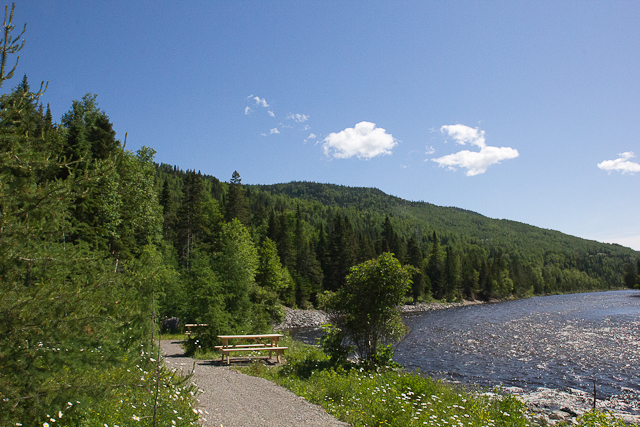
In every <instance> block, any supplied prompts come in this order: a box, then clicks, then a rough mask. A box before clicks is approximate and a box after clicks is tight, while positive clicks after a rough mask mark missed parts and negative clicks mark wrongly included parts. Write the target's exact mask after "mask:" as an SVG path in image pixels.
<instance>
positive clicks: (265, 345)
mask: <svg viewBox="0 0 640 427" xmlns="http://www.w3.org/2000/svg"><path fill="white" fill-rule="evenodd" d="M283 336H284V335H282V334H255V335H218V338H220V340H221V341H222V345H217V346H216V348H217V349H218V351H220V354H221V355H222V360H223V361H224V356H225V355H226V356H227V365H229V364H230V361H229V353H231V352H233V351H268V352H269V359H271V357H272V356H273V353H274V352H275V353H276V357H277V359H278V363H280V355H281V354H284V351H285V350H286V349H287V347H280V346H279V345H278V341H279V340H280V338H281V337H283ZM229 340H233V341H235V342H233V343H230V342H229ZM236 340H237V341H236Z"/></svg>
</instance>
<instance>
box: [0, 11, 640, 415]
mask: <svg viewBox="0 0 640 427" xmlns="http://www.w3.org/2000/svg"><path fill="white" fill-rule="evenodd" d="M8 23H9V27H10V26H11V20H9V21H8ZM6 24H7V20H6V19H5V33H4V34H5V39H8V44H6V45H5V48H4V50H3V51H2V68H1V70H0V83H4V84H5V87H4V90H5V91H7V88H6V85H9V84H10V83H11V82H13V84H14V86H13V87H12V89H11V90H8V91H7V93H6V94H5V95H3V96H2V97H1V98H0V316H1V317H2V319H3V321H2V323H1V326H0V330H1V334H2V340H1V344H0V387H1V388H0V414H1V415H0V423H2V424H3V425H4V423H5V422H23V423H24V425H35V424H33V423H35V422H38V423H40V425H41V423H42V420H46V417H45V415H47V416H50V415H51V414H58V413H59V414H60V417H62V416H63V415H62V413H63V412H64V413H65V414H66V415H65V416H66V417H74V416H76V417H78V419H83V420H87V419H89V420H93V421H95V422H99V423H98V424H99V425H102V424H100V423H102V422H103V421H104V419H103V418H101V417H103V416H105V414H104V412H105V410H104V405H106V404H109V403H108V402H115V401H116V400H120V397H118V396H129V397H131V398H132V399H134V398H135V396H136V393H137V392H136V390H142V391H141V393H142V394H141V395H140V396H141V397H140V398H139V399H140V402H142V403H144V402H147V403H145V405H144V406H145V407H148V408H151V409H153V417H154V419H155V417H156V412H155V410H156V409H157V410H160V408H162V405H159V404H158V402H159V399H160V400H161V399H162V394H161V393H160V395H158V393H159V392H158V384H159V382H160V380H161V379H162V378H165V377H162V375H168V374H166V373H162V375H161V371H160V370H158V373H157V377H156V378H157V381H155V383H154V384H155V385H152V384H150V383H149V384H147V383H144V381H145V378H146V379H147V380H150V378H152V377H153V375H155V374H153V375H151V372H153V370H154V369H156V368H155V367H154V366H155V365H153V364H152V362H154V361H155V359H154V356H153V354H152V351H153V350H152V342H153V341H152V340H153V339H154V333H155V328H154V327H153V324H154V323H156V324H157V323H159V321H160V320H162V319H163V318H168V317H178V318H180V320H181V322H182V323H183V324H184V323H206V324H208V325H209V328H208V333H207V334H205V335H203V338H202V341H200V342H199V343H198V345H201V346H204V347H206V346H212V345H214V344H215V336H216V335H218V334H221V333H234V334H239V333H251V332H265V331H267V330H269V328H270V325H272V324H274V323H277V322H278V321H280V320H282V318H283V314H284V310H283V306H288V307H297V308H313V307H317V306H318V302H319V295H321V294H323V293H324V292H326V291H337V290H339V289H340V288H341V287H342V286H343V285H344V283H345V279H346V276H347V274H348V272H349V269H350V268H351V267H352V266H354V265H356V264H358V263H362V262H364V261H367V260H370V259H372V258H375V257H377V256H379V255H381V254H382V253H384V252H391V253H393V254H395V257H396V258H397V259H398V260H399V261H400V262H401V263H402V264H403V265H411V266H413V267H415V270H413V271H414V275H413V284H412V287H411V290H410V292H408V293H407V295H406V300H407V302H411V301H430V300H434V299H435V300H449V301H452V300H460V299H481V300H491V299H502V298H510V297H516V298H521V297H527V296H531V295H544V294H553V293H567V292H582V291H593V290H609V289H619V288H623V287H637V286H638V273H639V272H640V271H639V270H640V261H639V258H640V257H639V255H638V252H635V251H633V250H631V249H629V248H625V247H622V246H619V245H610V244H602V243H598V242H594V241H587V240H584V239H580V238H576V237H572V236H568V235H565V234H562V233H560V232H557V231H552V230H544V229H540V228H536V227H533V226H529V225H526V224H522V223H517V222H513V221H507V220H494V219H490V218H487V217H484V216H482V215H480V214H478V213H474V212H470V211H465V210H462V209H457V208H452V207H438V206H434V205H432V204H429V203H426V202H410V201H406V200H402V199H399V198H397V197H393V196H390V195H387V194H384V193H383V192H381V191H379V190H377V189H371V188H349V187H343V186H338V185H329V184H319V183H313V182H292V183H288V184H276V185H245V184H243V183H242V180H241V176H240V174H239V173H238V172H234V173H233V175H232V176H231V177H229V180H228V181H224V178H226V177H222V178H223V180H220V179H218V178H215V177H213V176H209V175H203V174H201V173H200V172H196V171H194V170H189V169H186V170H183V169H181V168H180V167H178V166H173V165H167V164H157V163H155V161H154V155H155V152H154V150H153V149H152V148H147V147H143V148H141V149H140V150H137V151H136V152H131V151H129V150H127V149H126V147H125V143H126V138H125V140H118V139H117V138H116V134H115V132H114V130H113V126H112V123H111V122H110V120H109V116H108V115H107V113H106V112H104V111H102V110H101V109H100V108H99V104H98V97H97V96H96V95H92V94H87V95H85V96H83V97H82V98H81V99H79V100H75V101H72V102H71V103H70V104H71V105H70V106H69V109H68V111H67V112H66V113H65V114H64V115H63V116H62V117H61V118H59V119H56V118H54V117H52V114H51V110H50V108H49V106H48V105H46V84H43V85H40V84H38V89H37V90H35V89H32V88H31V86H30V82H29V81H28V79H27V76H26V75H25V76H24V77H23V78H22V79H21V80H20V79H18V81H19V82H18V83H17V84H16V79H15V78H14V79H12V80H10V79H11V78H12V77H13V73H14V71H15V68H13V69H11V71H8V70H9V69H10V68H11V66H12V64H11V63H10V62H9V61H10V59H11V58H12V56H11V55H12V54H13V53H17V51H18V50H19V48H20V42H19V37H17V38H16V37H15V34H13V35H12V33H11V31H9V32H6V28H7V25H6ZM6 46H9V48H7V47H6ZM12 46H14V47H13V48H12ZM8 82H9V83H8ZM184 166H186V167H187V168H188V165H184ZM141 348H142V350H141ZM192 350H193V349H192ZM150 363H151V365H150ZM133 366H137V368H133V369H134V370H135V369H139V370H140V371H143V372H144V374H143V378H142V379H139V378H138V377H139V376H140V372H139V371H136V372H137V373H135V378H134V377H133V376H132V375H133V374H131V375H130V374H127V372H130V370H131V368H132V367H133ZM161 377H162V378H161ZM163 381H165V382H164V384H165V386H164V387H170V388H171V387H179V386H183V385H180V384H178V383H179V380H178V379H175V378H173V377H171V376H170V375H168V376H166V378H165V379H164V380H163ZM167 385H168V386H167ZM154 387H156V388H155V396H156V397H155V400H151V401H145V400H144V399H148V398H149V394H150V395H151V397H154V393H153V392H154ZM143 392H144V393H143ZM118 393H121V394H118ZM185 394H188V393H185ZM143 395H144V396H143ZM132 396H134V397H132ZM158 396H160V397H158ZM76 402H77V403H76ZM81 402H84V403H81ZM105 402H106V403H105ZM120 403H122V400H120ZM142 403H140V405H142ZM100 405H103V406H100ZM154 405H155V409H154ZM172 405H173V406H168V407H170V408H175V407H176V406H175V405H176V404H175V399H174V402H173V403H172ZM185 405H186V403H185ZM165 406H166V405H165ZM76 407H78V408H79V409H75V408H76ZM100 408H103V409H102V415H100V413H101V411H100ZM119 408H120V409H119V411H122V412H121V413H122V414H125V415H123V416H125V417H128V418H129V419H130V418H131V417H134V419H135V417H140V412H137V413H136V410H134V409H130V408H129V409H126V408H124V407H119ZM134 408H135V406H134ZM111 409H113V408H111ZM151 409H149V410H151ZM183 409H184V408H183ZM127 410H129V411H134V412H131V413H126V411H127ZM181 411H182V409H181ZM107 412H108V411H107ZM111 412H112V413H115V412H113V411H111ZM116 412H118V411H116ZM181 413H185V414H188V413H191V410H190V409H188V410H185V411H184V412H181ZM74 414H75V415H74ZM96 414H97V415H96ZM126 414H128V415H126ZM54 416H56V417H57V415H54ZM92 417H93V418H92ZM148 420H151V415H148ZM188 420H189V418H188V417H187V415H185V419H184V421H185V422H187V421H188ZM111 421H113V420H111ZM105 422H106V421H105ZM30 423H31V424H30ZM98 424H96V423H94V424H93V425H98ZM87 425H90V424H87ZM109 425H111V422H110V423H109Z"/></svg>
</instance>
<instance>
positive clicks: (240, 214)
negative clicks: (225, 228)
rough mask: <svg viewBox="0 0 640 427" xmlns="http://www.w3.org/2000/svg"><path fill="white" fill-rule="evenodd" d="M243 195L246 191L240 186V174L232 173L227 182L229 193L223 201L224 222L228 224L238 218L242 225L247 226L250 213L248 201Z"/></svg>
mask: <svg viewBox="0 0 640 427" xmlns="http://www.w3.org/2000/svg"><path fill="white" fill-rule="evenodd" d="M245 193H246V191H245V189H244V188H243V186H242V179H241V178H240V174H239V173H238V171H233V175H231V181H229V192H228V193H227V198H226V201H225V214H224V219H225V221H227V222H230V221H231V220H233V219H234V218H238V220H239V221H240V222H241V223H242V224H244V225H249V223H250V220H251V213H250V208H249V200H248V199H247V196H246V194H245Z"/></svg>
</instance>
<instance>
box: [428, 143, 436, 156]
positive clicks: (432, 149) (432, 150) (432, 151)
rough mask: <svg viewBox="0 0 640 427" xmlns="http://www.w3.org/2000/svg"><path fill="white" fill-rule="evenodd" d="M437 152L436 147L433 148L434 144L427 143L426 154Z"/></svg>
mask: <svg viewBox="0 0 640 427" xmlns="http://www.w3.org/2000/svg"><path fill="white" fill-rule="evenodd" d="M435 152H436V149H435V148H433V147H432V146H430V145H427V151H426V152H425V154H426V155H431V154H433V153H435Z"/></svg>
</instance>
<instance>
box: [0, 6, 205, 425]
mask: <svg viewBox="0 0 640 427" xmlns="http://www.w3.org/2000/svg"><path fill="white" fill-rule="evenodd" d="M12 20H13V8H12V9H11V15H10V16H9V17H7V13H6V12H5V20H4V23H3V32H2V34H3V36H4V40H2V41H0V53H1V63H2V65H1V66H0V86H1V85H2V83H3V82H4V81H5V80H6V79H8V78H10V77H11V76H12V75H13V71H14V70H15V68H14V69H13V70H11V71H10V72H9V73H5V64H6V61H7V57H8V55H9V54H12V53H16V52H17V51H18V50H19V48H21V46H22V45H21V44H20V43H19V42H18V39H19V38H20V36H21V35H22V34H21V35H20V36H18V38H14V37H12V31H13V29H14V26H13V24H12ZM18 47H19V48H18ZM43 86H44V85H43ZM42 95H43V90H42V89H41V90H40V91H38V93H33V92H32V91H31V90H30V87H29V83H28V81H27V78H26V76H25V77H24V78H23V79H22V81H21V82H20V83H19V84H18V85H17V86H16V87H15V88H14V89H13V90H11V91H10V92H9V93H7V94H5V95H2V96H1V97H0V318H2V322H1V323H0V337H2V339H1V340H0V425H2V426H5V425H24V426H36V425H41V426H47V425H52V424H53V423H54V422H55V423H56V424H55V425H79V426H95V425H114V424H116V423H117V424H118V425H127V424H129V423H131V422H138V421H139V422H140V424H141V425H168V423H170V422H171V421H172V420H175V421H176V425H189V424H190V423H192V422H194V421H195V420H196V419H197V414H196V413H194V412H193V410H192V409H191V407H190V405H191V404H193V403H194V398H193V396H192V394H191V392H192V391H193V390H192V387H191V386H190V385H188V384H187V383H185V382H184V381H182V380H180V379H178V378H176V377H174V376H173V374H171V373H169V372H167V371H165V370H164V369H163V368H162V367H161V366H159V363H160V362H159V360H158V357H157V356H156V357H155V358H154V359H153V360H152V358H151V353H150V351H151V342H152V331H153V322H154V321H155V319H154V317H155V316H154V312H155V306H156V304H155V300H156V299H157V295H158V293H159V292H160V290H161V288H162V287H163V286H164V282H165V281H166V277H167V276H168V275H167V272H166V270H167V269H166V268H165V267H164V265H163V262H162V256H161V254H160V251H159V250H158V244H159V243H160V237H161V234H160V233H161V224H162V217H161V209H160V206H159V203H158V200H157V192H156V191H154V176H155V171H154V164H153V154H154V152H153V150H151V149H148V148H144V147H143V148H142V149H141V150H139V151H138V152H137V153H135V154H134V153H131V152H129V151H126V150H125V149H124V147H123V144H121V143H120V141H118V140H116V139H115V132H114V131H113V129H112V125H111V123H110V122H109V119H108V117H107V116H106V114H105V113H104V112H103V111H101V110H99V109H98V107H97V103H96V101H95V96H89V95H88V96H85V97H84V98H83V99H82V101H74V102H73V105H72V108H71V109H70V111H69V112H68V113H67V114H65V116H64V117H63V119H62V123H61V124H59V125H57V124H54V123H53V120H52V117H51V112H50V110H49V109H48V108H47V111H46V113H45V112H44V108H43V106H42V104H39V102H40V97H41V96H42ZM159 405H162V408H160V407H159ZM178 417H180V418H178ZM178 421H179V423H178Z"/></svg>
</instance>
